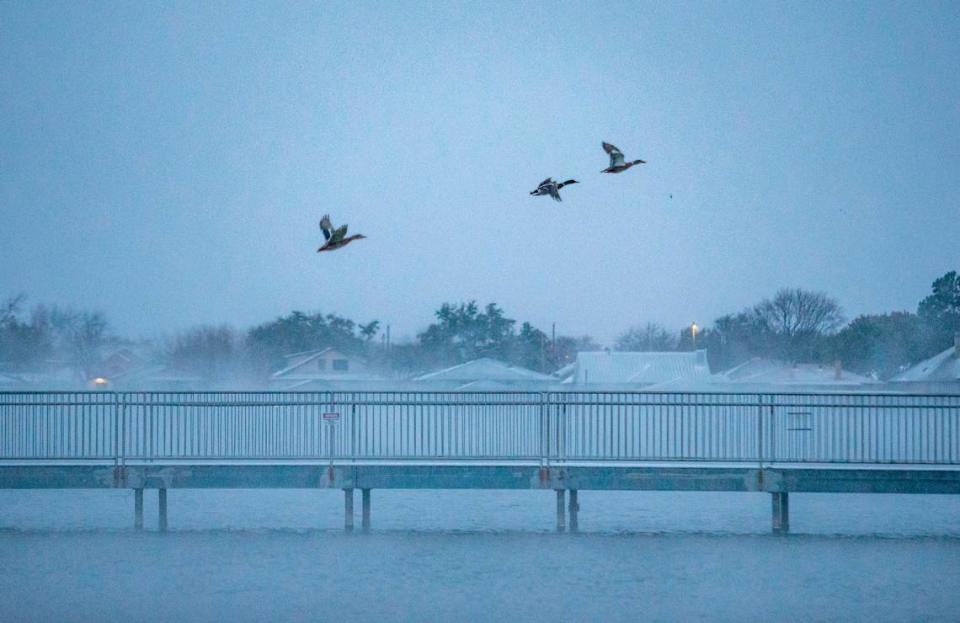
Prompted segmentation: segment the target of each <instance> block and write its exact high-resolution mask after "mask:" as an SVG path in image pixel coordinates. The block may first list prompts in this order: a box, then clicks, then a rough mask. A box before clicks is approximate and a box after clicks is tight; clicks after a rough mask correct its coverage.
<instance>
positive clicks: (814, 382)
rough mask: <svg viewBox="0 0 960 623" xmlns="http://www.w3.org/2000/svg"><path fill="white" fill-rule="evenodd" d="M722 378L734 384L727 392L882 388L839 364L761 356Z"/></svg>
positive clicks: (868, 378)
mask: <svg viewBox="0 0 960 623" xmlns="http://www.w3.org/2000/svg"><path fill="white" fill-rule="evenodd" d="M720 377H721V379H722V380H723V381H724V382H725V383H727V384H729V385H731V387H727V388H725V389H726V391H732V390H737V391H739V390H743V391H837V390H843V391H855V390H857V389H859V388H862V389H864V390H868V389H869V390H876V389H878V385H879V381H877V380H876V379H873V378H870V377H867V376H862V375H860V374H856V373H854V372H850V371H847V370H844V369H843V367H842V366H841V365H840V362H836V363H834V364H833V365H825V364H818V363H791V362H787V361H779V360H776V359H763V358H760V357H754V358H753V359H750V360H749V361H745V362H744V363H742V364H740V365H738V366H735V367H733V368H731V369H729V370H727V371H726V372H724V373H723V374H722V375H720ZM721 389H723V388H721Z"/></svg>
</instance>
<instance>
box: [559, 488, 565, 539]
mask: <svg viewBox="0 0 960 623" xmlns="http://www.w3.org/2000/svg"><path fill="white" fill-rule="evenodd" d="M566 493H567V492H566V490H565V489H557V532H563V531H565V530H566V529H567V517H566V504H565V502H566V501H567V500H566Z"/></svg>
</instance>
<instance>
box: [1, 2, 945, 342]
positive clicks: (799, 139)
mask: <svg viewBox="0 0 960 623" xmlns="http://www.w3.org/2000/svg"><path fill="white" fill-rule="evenodd" d="M958 63H960V3H956V2H944V3H935V2H922V3H921V2H906V3H896V4H889V3H877V2H865V3H850V2H831V3H813V2H803V3H780V2H776V3H775V2H762V3H742V4H738V3H732V2H723V3H692V4H687V3H680V2H664V3H657V4H646V3H645V4H637V3H620V2H617V3H605V4H603V5H600V4H598V3H583V4H581V3H562V4H546V3H540V2H537V3H529V4H527V3H521V4H517V3H490V2H483V3H481V2H476V3H439V2H437V3H429V4H428V3H418V4H414V3H406V2H403V3H401V2H382V3H377V4H365V3H359V4H358V3H354V2H349V3H347V2H344V3H330V2H322V3H316V4H314V3H305V2H295V3H294V2H290V3H274V2H269V3H268V2H264V3H249V4H244V3H238V2H228V3H215V2H185V3H134V2H112V3H79V2H68V3H56V2H3V3H0V78H2V79H0V210H2V220H0V249H2V262H0V297H2V296H6V295H9V294H14V293H17V292H21V291H22V292H26V293H27V294H28V295H29V296H30V299H31V300H32V301H33V302H51V303H60V304H69V305H75V306H82V307H89V308H96V309H101V310H103V311H104V312H106V313H107V315H108V317H109V319H110V321H111V323H112V325H113V327H114V329H115V330H116V331H118V332H120V333H126V334H132V335H137V334H142V335H152V334H156V333H159V332H170V331H176V330H178V329H182V328H185V327H188V326H190V325H192V324H196V323H220V322H228V323H231V324H234V325H236V326H238V327H246V326H249V325H250V324H253V323H256V322H260V321H265V320H269V319H271V318H272V317H274V316H277V315H279V314H283V313H286V312H289V311H291V310H293V309H300V310H305V311H313V310H322V311H324V312H335V313H340V314H343V315H346V316H349V317H351V318H354V319H356V320H358V321H366V320H370V319H374V318H376V319H380V320H381V321H382V322H384V323H389V324H391V325H392V326H393V331H394V336H399V337H403V336H410V337H412V336H413V335H414V334H415V332H416V331H417V330H418V329H422V328H423V327H424V326H426V324H427V323H429V322H430V320H431V313H432V311H433V310H435V309H436V308H437V307H438V306H439V305H440V303H442V302H444V301H461V300H469V299H477V300H479V301H480V302H487V301H496V302H497V303H499V304H500V305H501V306H502V307H504V308H505V309H506V311H507V313H508V314H509V315H510V316H511V317H514V318H517V319H518V320H531V321H533V322H534V323H535V324H537V325H540V326H541V327H544V328H546V329H547V330H549V325H550V323H551V322H556V323H557V326H558V331H560V332H563V333H570V334H580V333H591V334H593V335H596V336H598V337H600V338H601V339H603V340H610V339H611V338H613V337H614V336H615V335H616V334H617V333H619V332H620V331H622V330H623V329H626V328H627V327H628V326H629V325H631V324H635V323H639V322H645V321H656V322H660V323H663V324H664V325H666V326H668V327H670V328H677V327H680V326H683V325H687V324H689V322H690V321H691V320H696V321H698V322H700V323H701V324H705V323H709V322H710V321H712V320H713V319H714V318H716V317H717V316H718V315H721V314H723V313H725V312H730V311H736V310H738V309H739V308H741V307H743V306H746V305H748V304H751V303H754V302H756V301H757V300H759V299H761V298H762V297H764V296H768V295H771V294H772V293H773V292H774V291H775V290H776V289H777V288H778V287H782V286H799V287H803V288H809V289H814V290H823V291H826V292H828V293H830V294H832V295H835V296H836V297H837V298H838V299H839V300H840V302H841V303H842V305H843V306H844V308H845V309H846V311H847V315H848V316H849V317H853V316H855V315H856V314H859V313H862V312H882V311H889V310H894V309H911V310H912V309H915V307H916V303H917V301H918V300H919V299H920V298H922V297H923V296H924V295H925V294H926V293H927V292H928V291H929V287H930V282H931V281H932V280H933V279H934V278H935V277H937V276H939V275H941V274H943V273H944V272H946V271H947V270H951V269H957V268H960V224H958V220H960V71H958ZM603 140H606V141H610V142H612V143H614V144H616V145H617V146H619V147H620V148H621V149H622V150H623V151H624V152H625V153H626V155H627V157H628V158H630V159H633V158H643V159H644V160H647V161H648V164H646V165H643V166H640V167H637V168H634V169H631V170H629V171H627V172H625V173H622V174H620V175H601V174H600V170H601V169H603V168H605V167H606V166H607V164H608V161H607V156H606V154H604V152H603V151H602V150H601V147H600V143H601V141H603ZM547 176H553V177H555V178H559V179H566V178H569V177H573V178H576V179H578V180H580V181H581V182H582V183H581V184H580V185H576V186H572V187H571V188H569V189H564V190H563V196H564V201H563V203H555V202H553V201H552V200H550V199H549V198H547V197H530V196H528V194H527V193H528V192H529V191H530V190H532V189H533V188H535V187H536V185H537V183H538V182H539V181H540V180H542V179H543V178H545V177H547ZM671 195H672V198H671ZM325 212H329V213H330V214H331V215H332V217H333V220H334V222H335V224H339V223H342V222H346V223H349V225H350V230H351V232H362V233H364V234H366V235H367V236H369V238H368V239H367V240H362V241H360V242H356V243H353V244H352V245H351V246H348V247H347V248H345V249H343V250H341V251H337V252H335V253H327V254H320V255H318V254H317V253H315V250H316V247H317V245H318V244H319V241H320V232H319V230H318V228H317V221H318V220H319V218H320V216H322V214H323V213H325Z"/></svg>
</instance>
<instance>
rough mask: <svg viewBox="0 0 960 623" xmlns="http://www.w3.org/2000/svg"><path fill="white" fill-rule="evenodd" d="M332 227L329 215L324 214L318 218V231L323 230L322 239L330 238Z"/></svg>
mask: <svg viewBox="0 0 960 623" xmlns="http://www.w3.org/2000/svg"><path fill="white" fill-rule="evenodd" d="M332 229H333V225H332V224H331V223H330V215H329V214H324V215H323V218H322V219H320V231H322V232H323V239H324V240H330V231H331V230H332Z"/></svg>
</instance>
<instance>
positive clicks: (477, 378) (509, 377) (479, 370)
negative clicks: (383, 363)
mask: <svg viewBox="0 0 960 623" xmlns="http://www.w3.org/2000/svg"><path fill="white" fill-rule="evenodd" d="M413 381H414V382H415V383H417V384H418V385H419V384H424V385H428V384H429V385H430V386H431V389H477V390H480V389H527V388H540V387H544V386H548V385H551V384H553V383H556V382H557V380H556V379H555V378H554V377H552V376H550V375H548V374H541V373H539V372H536V371H534V370H529V369H527V368H522V367H520V366H514V365H510V364H509V363H506V362H504V361H500V360H498V359H492V358H490V357H481V358H480V359H474V360H472V361H468V362H466V363H461V364H459V365H456V366H451V367H449V368H444V369H443V370H437V371H436V372H430V373H429V374H423V375H421V376H418V377H416V378H414V379H413Z"/></svg>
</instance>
